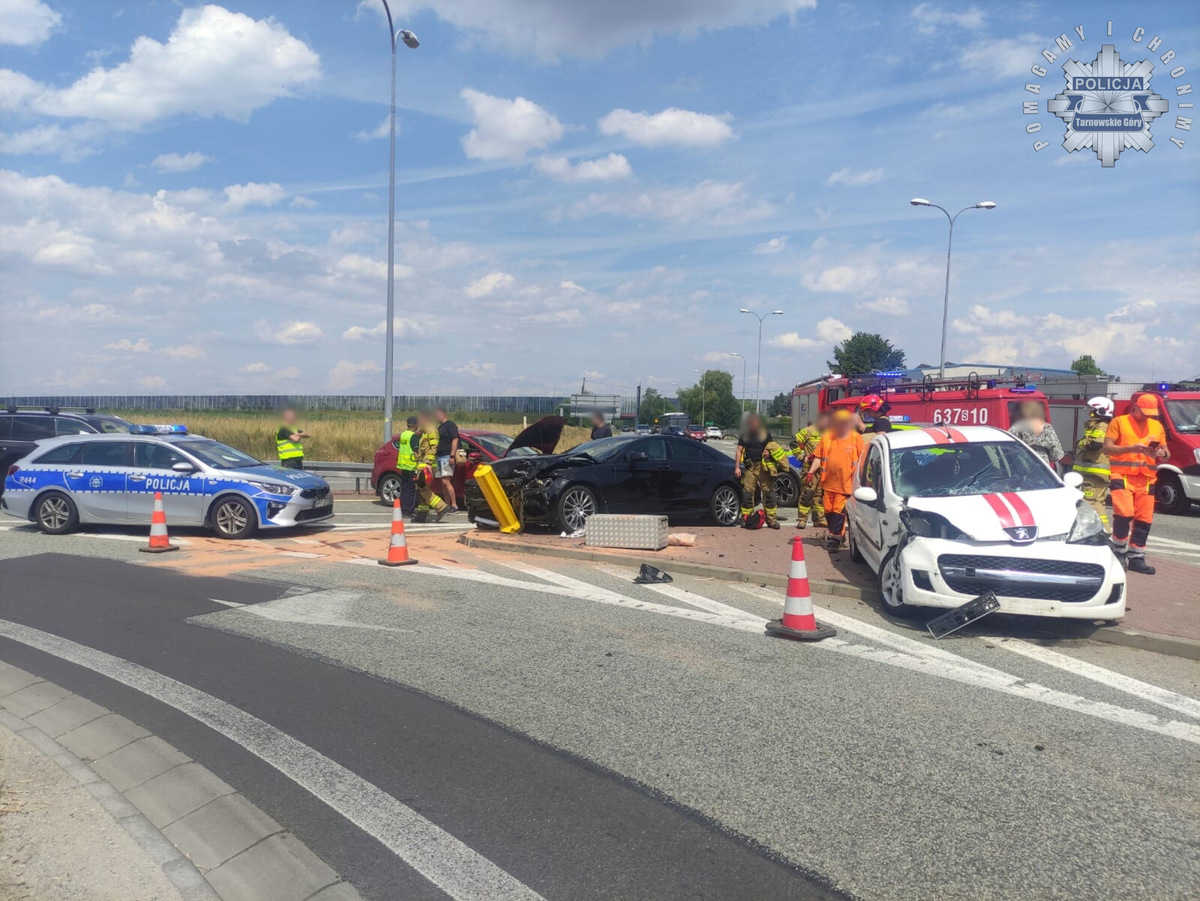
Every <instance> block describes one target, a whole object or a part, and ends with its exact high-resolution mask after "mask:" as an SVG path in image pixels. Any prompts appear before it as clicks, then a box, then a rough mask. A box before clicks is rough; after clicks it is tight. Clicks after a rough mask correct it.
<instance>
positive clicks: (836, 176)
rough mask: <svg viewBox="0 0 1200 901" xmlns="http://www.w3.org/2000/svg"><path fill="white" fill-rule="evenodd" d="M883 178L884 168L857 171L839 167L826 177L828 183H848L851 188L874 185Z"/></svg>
mask: <svg viewBox="0 0 1200 901" xmlns="http://www.w3.org/2000/svg"><path fill="white" fill-rule="evenodd" d="M881 178H883V169H882V168H879V169H864V170H863V171H861V172H855V171H854V170H853V169H850V168H845V169H838V170H837V171H836V172H834V173H832V174H831V175H830V176H829V178H827V179H825V184H827V185H846V186H847V187H851V188H858V187H862V186H863V185H873V184H875V182H877V181H879V179H881Z"/></svg>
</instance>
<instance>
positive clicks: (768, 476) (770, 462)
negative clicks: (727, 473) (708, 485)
mask: <svg viewBox="0 0 1200 901" xmlns="http://www.w3.org/2000/svg"><path fill="white" fill-rule="evenodd" d="M785 469H787V451H785V450H784V449H783V448H782V447H780V445H779V443H778V442H776V441H772V440H771V436H770V435H768V434H767V430H766V429H765V428H763V423H762V419H761V418H760V417H759V416H758V414H756V413H751V414H750V415H749V416H747V417H746V423H745V428H744V429H743V431H742V437H741V438H740V439H739V440H738V446H737V453H736V456H735V457H734V469H733V472H734V475H735V476H737V477H738V478H739V479H740V480H741V483H742V520H743V521H745V519H746V517H748V516H749V515H750V514H751V513H752V512H753V511H754V507H755V506H756V498H755V493H756V492H759V491H761V492H762V505H763V513H764V514H765V515H766V520H767V528H768V529H778V528H779V518H778V513H779V504H778V501H776V500H775V476H776V475H778V474H779V473H782V472H783V471H784V470H785Z"/></svg>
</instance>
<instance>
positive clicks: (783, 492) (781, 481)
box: [775, 472, 800, 507]
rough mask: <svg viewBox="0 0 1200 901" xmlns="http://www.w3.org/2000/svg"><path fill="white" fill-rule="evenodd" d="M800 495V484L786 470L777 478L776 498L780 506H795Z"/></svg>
mask: <svg viewBox="0 0 1200 901" xmlns="http://www.w3.org/2000/svg"><path fill="white" fill-rule="evenodd" d="M798 497H800V484H799V483H798V482H797V481H796V477H795V476H794V475H792V474H791V473H790V472H785V473H784V474H783V475H781V476H780V477H779V478H777V479H776V480H775V500H777V501H778V502H779V506H781V507H794V506H796V499H797V498H798Z"/></svg>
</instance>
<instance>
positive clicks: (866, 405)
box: [858, 394, 883, 413]
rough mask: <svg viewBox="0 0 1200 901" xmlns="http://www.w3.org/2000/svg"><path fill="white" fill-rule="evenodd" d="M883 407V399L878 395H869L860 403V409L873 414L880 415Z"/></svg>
mask: <svg viewBox="0 0 1200 901" xmlns="http://www.w3.org/2000/svg"><path fill="white" fill-rule="evenodd" d="M882 407H883V398H882V397H880V396H879V395H878V394H868V395H867V396H866V397H864V398H863V399H862V400H860V401H859V402H858V409H859V410H860V411H862V410H870V411H871V412H872V413H878V412H879V411H880V409H881V408H882Z"/></svg>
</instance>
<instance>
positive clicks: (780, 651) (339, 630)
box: [0, 513, 1200, 901]
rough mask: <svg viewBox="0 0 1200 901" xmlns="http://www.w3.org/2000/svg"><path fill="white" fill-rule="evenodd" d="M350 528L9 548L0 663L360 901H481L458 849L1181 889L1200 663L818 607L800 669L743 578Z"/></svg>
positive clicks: (4, 555) (663, 872)
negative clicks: (118, 718)
mask: <svg viewBox="0 0 1200 901" xmlns="http://www.w3.org/2000/svg"><path fill="white" fill-rule="evenodd" d="M339 519H340V513H339ZM357 532H358V530H356V529H347V530H344V531H343V532H342V533H341V534H340V539H345V540H344V541H342V543H341V544H339V545H338V553H337V554H335V553H332V548H329V547H326V546H325V545H320V546H317V545H305V544H296V545H295V547H301V548H303V547H311V548H312V550H310V551H307V552H306V551H298V552H289V551H279V550H272V549H271V548H270V547H267V546H265V545H260V546H258V547H257V548H235V547H232V546H230V547H229V548H228V550H226V551H224V552H222V553H220V554H211V553H207V552H204V551H203V550H202V548H201V547H200V541H199V540H198V539H193V540H192V543H191V544H189V545H188V546H186V547H185V549H184V550H183V551H182V552H181V553H179V554H172V555H166V556H164V557H152V558H148V557H147V556H146V555H139V554H137V553H136V547H137V543H136V542H135V541H127V540H123V539H124V538H127V537H132V536H128V535H122V534H121V533H120V532H116V533H112V534H109V535H108V536H107V537H95V536H75V537H68V538H60V539H53V538H48V537H45V536H41V535H37V534H31V533H28V532H26V531H24V530H20V529H18V530H9V531H7V532H0V635H2V636H4V637H0V659H3V660H6V661H8V662H10V663H13V664H14V665H17V666H21V667H23V668H25V669H29V670H31V671H33V672H36V673H38V674H39V675H42V676H44V677H45V678H49V679H53V680H54V681H56V682H59V683H60V684H62V685H64V686H65V687H67V688H69V689H71V690H72V691H76V692H78V693H80V694H83V695H85V696H88V697H91V698H93V699H94V700H96V701H97V702H99V703H102V704H104V705H105V706H108V707H110V708H112V709H114V710H117V711H118V712H121V713H123V714H125V715H126V716H128V717H130V718H131V719H133V720H134V721H136V722H139V723H140V724H142V725H144V726H145V727H146V728H149V729H151V730H153V731H155V732H157V733H159V734H161V735H162V736H163V737H164V738H165V739H166V740H168V741H170V742H171V743H173V744H175V745H176V746H178V747H180V748H181V750H183V751H184V752H185V753H187V754H189V755H190V756H192V757H194V758H196V759H197V760H199V761H201V762H203V763H204V764H205V765H206V766H208V767H209V768H210V769H212V770H214V771H215V772H216V773H217V774H218V775H219V776H221V777H222V778H224V779H225V780H226V781H228V782H230V783H231V784H232V785H234V786H235V787H237V788H238V789H240V790H242V791H244V792H245V793H246V794H247V795H248V796H249V797H250V799H251V800H252V801H254V802H255V803H256V804H258V805H259V806H260V807H262V808H263V809H264V810H265V811H266V812H267V813H269V814H270V815H271V816H273V817H274V818H276V819H277V820H279V821H280V822H282V823H284V824H285V825H286V826H287V827H288V828H291V829H293V830H294V831H295V832H296V833H297V835H298V836H299V837H300V838H301V839H303V840H304V841H305V842H306V843H307V844H308V845H309V847H310V848H312V849H313V850H314V851H315V852H316V853H318V854H319V855H321V856H322V857H323V858H324V859H326V860H327V861H328V862H329V863H330V864H331V865H332V866H333V867H334V868H335V869H337V870H338V871H339V872H340V873H342V874H343V875H344V876H345V877H346V878H348V879H349V880H350V881H351V882H353V883H354V884H355V885H356V887H358V888H359V890H360V891H361V892H362V893H363V894H364V896H366V897H368V898H375V899H379V901H383V899H392V898H396V897H405V898H445V897H456V898H458V897H463V898H465V897H470V895H468V894H466V892H465V890H463V889H462V887H461V886H458V885H455V884H453V882H451V883H450V884H446V883H439V884H441V885H442V888H436V887H435V886H434V883H433V881H431V879H430V878H429V873H431V872H437V869H436V867H437V864H438V857H439V855H441V854H443V852H445V850H446V848H447V847H449V848H453V847H457V846H458V845H459V844H461V846H464V847H465V848H466V849H468V850H469V852H470V853H471V854H473V855H476V857H477V858H478V859H479V860H480V861H483V864H482V865H481V866H483V869H484V871H485V872H486V873H488V874H491V875H492V876H493V877H495V878H496V879H497V880H499V882H498V883H497V885H499V886H501V888H497V889H496V891H495V892H494V893H493V894H492V895H490V896H491V897H516V896H518V895H517V894H516V890H515V889H514V886H519V887H522V888H523V889H526V890H528V891H530V892H531V893H536V895H528V896H527V897H529V896H533V897H536V896H539V895H540V896H541V897H543V898H547V899H582V898H622V899H629V898H635V899H636V898H654V899H670V898H712V899H769V898H825V897H839V896H841V897H845V896H852V897H860V898H865V899H902V898H903V899H909V898H916V897H923V898H924V897H936V898H971V899H1008V898H1039V899H1052V898H1070V899H1092V898H1095V899H1105V901H1109V899H1121V898H1131V899H1132V898H1155V899H1173V898H1179V899H1183V898H1189V897H1193V896H1194V887H1195V885H1197V884H1200V853H1198V850H1197V849H1198V848H1200V815H1198V814H1200V785H1198V784H1197V780H1196V779H1195V774H1196V772H1197V771H1198V770H1197V767H1198V764H1200V703H1197V702H1196V701H1195V700H1193V699H1194V698H1195V697H1196V696H1197V693H1198V690H1200V684H1198V683H1200V671H1198V667H1197V665H1196V664H1195V663H1193V662H1190V661H1186V660H1182V659H1178V658H1167V657H1160V656H1158V655H1155V654H1151V653H1148V652H1141V651H1135V650H1132V649H1126V648H1120V647H1113V646H1100V645H1093V644H1090V643H1086V642H1082V643H1061V644H1059V645H1057V646H1054V647H1050V646H1045V645H1042V644H1040V643H1037V642H1029V641H1017V640H1005V639H1004V638H1000V637H996V636H989V637H965V638H961V639H951V640H948V641H944V642H941V643H938V644H937V645H936V646H934V645H933V643H932V642H931V641H930V640H929V639H928V638H926V637H924V636H922V635H921V634H920V633H917V632H915V631H912V630H910V629H907V628H906V627H904V626H901V625H895V624H890V623H884V624H882V625H880V624H879V622H880V621H879V619H878V617H876V616H875V615H874V614H873V613H870V612H869V611H864V610H863V608H862V607H861V605H860V604H859V603H858V602H853V601H848V600H841V599H835V598H818V599H817V603H818V605H819V609H820V611H821V615H822V616H823V617H825V618H826V619H827V620H828V621H829V622H831V623H832V624H833V625H835V626H837V627H838V628H839V630H840V634H839V636H838V638H837V639H835V640H830V641H827V642H823V643H821V644H819V645H798V644H794V643H791V642H785V641H779V640H775V639H769V638H767V637H765V636H764V635H763V634H762V623H763V621H764V620H765V619H766V618H772V617H775V616H777V615H778V611H779V607H780V597H779V594H778V593H777V592H774V591H768V590H765V589H760V588H758V587H757V586H734V585H729V584H725V583H720V582H714V581H710V580H700V579H692V578H687V577H679V578H677V579H676V581H675V582H674V583H672V585H671V586H665V587H660V588H652V587H647V586H637V585H633V584H631V578H632V575H633V571H632V569H629V570H625V569H621V568H619V567H609V566H594V565H582V564H573V563H572V564H567V563H563V562H562V561H547V560H545V559H541V558H539V559H537V560H536V565H533V564H531V563H530V562H529V560H532V558H529V560H525V559H522V558H508V559H506V560H501V559H500V558H498V557H496V556H493V555H486V554H479V553H475V552H471V551H468V550H467V549H465V548H462V547H461V546H458V545H453V544H451V543H450V542H449V541H448V540H447V539H445V538H442V539H436V538H435V537H434V535H435V533H432V532H431V533H428V535H427V536H422V535H421V534H420V533H416V532H414V533H413V534H412V535H410V545H411V546H412V547H413V549H414V552H415V553H416V554H417V555H418V556H419V557H421V560H422V565H420V566H417V567H409V568H404V569H399V570H394V569H387V568H384V567H380V566H377V565H375V563H374V560H373V557H374V554H375V551H376V545H377V543H378V542H379V540H380V539H379V538H378V537H376V536H374V535H371V536H370V537H368V536H367V533H365V532H364V534H363V537H362V541H361V542H359V541H358V536H357ZM340 539H339V540H340ZM300 540H301V541H310V540H311V539H305V538H301V539H300ZM438 541H441V544H438ZM247 544H253V543H247ZM359 544H361V547H358V548H357V549H356V545H359ZM285 555H286V556H285ZM226 559H228V560H231V561H233V563H230V564H226V563H225V562H223V561H224V560H226ZM240 560H244V561H245V562H244V563H243V564H237V561H240ZM359 562H361V563H363V564H365V565H356V564H357V563H359ZM239 565H241V566H243V567H244V568H240V569H239V568H238V566H239ZM549 567H552V569H550V568H549ZM231 573H232V574H233V575H235V576H236V577H233V578H231V577H230V574H231ZM213 599H215V600H213ZM218 601H221V602H224V603H218ZM231 604H240V605H245V606H237V607H234V606H230V605H231ZM867 614H870V615H867ZM30 630H36V631H30ZM42 636H44V637H42ZM38 648H40V649H38ZM80 649H83V650H80ZM88 649H91V651H89V650H88ZM94 651H101V652H104V653H105V654H108V655H112V658H113V659H115V660H116V661H131V662H132V663H135V664H138V665H140V666H141V667H144V668H146V671H148V672H150V673H151V674H158V675H159V676H160V677H162V676H165V677H170V679H174V680H177V681H178V682H179V683H181V684H182V685H184V686H189V687H191V688H194V689H199V690H200V691H203V692H205V693H207V694H208V695H211V696H212V697H213V698H215V699H219V700H220V701H223V702H225V703H227V704H230V705H233V706H234V707H236V708H238V709H239V710H242V711H245V712H247V713H249V714H252V715H253V716H255V717H258V718H259V719H260V720H262V721H263V722H265V723H267V724H270V726H273V727H274V728H275V729H277V730H280V731H281V732H282V733H284V734H285V735H286V736H289V737H290V738H291V739H294V740H295V741H296V742H299V743H301V745H302V746H304V747H307V748H309V749H312V750H314V751H316V752H319V753H320V754H321V755H324V758H327V759H328V760H329V761H331V762H332V763H334V764H336V765H337V766H340V767H343V768H345V771H348V773H349V775H348V776H346V777H344V778H351V779H358V780H362V781H364V782H365V783H366V784H369V785H370V786H373V787H375V788H376V789H377V790H381V791H382V792H383V793H384V794H385V795H386V798H387V799H388V800H389V802H391V803H397V804H399V805H401V806H402V809H403V810H404V811H407V812H408V813H406V814H405V816H406V817H408V816H409V814H411V815H412V816H411V817H409V819H402V822H405V823H409V825H410V826H412V828H414V829H415V828H416V826H413V825H412V824H418V825H419V824H421V823H427V824H429V826H430V827H432V828H434V829H435V830H440V833H438V834H440V835H443V836H445V837H446V839H445V841H443V842H440V843H439V842H434V843H432V844H421V843H420V842H417V841H415V840H413V839H412V837H411V836H408V835H406V834H405V832H404V829H400V828H399V827H398V833H399V834H384V835H380V834H373V833H372V832H371V831H370V829H369V828H364V826H363V825H362V824H363V823H367V824H369V823H370V822H371V818H370V817H369V816H363V815H360V814H361V813H362V812H361V811H357V812H356V810H355V809H353V804H352V803H350V802H345V801H343V802H338V801H337V800H336V797H337V796H336V793H335V794H334V796H333V797H334V800H333V801H331V800H330V799H329V797H330V796H326V795H320V796H318V794H315V793H314V792H313V791H311V790H309V789H307V788H305V787H302V785H301V782H298V781H297V779H296V776H295V774H294V773H293V774H292V775H291V776H288V775H284V773H285V772H288V771H289V770H288V761H287V759H284V760H283V761H282V762H281V761H279V760H276V761H275V764H272V763H271V762H268V761H266V760H264V759H263V758H262V757H261V756H256V755H255V754H254V753H251V751H249V750H247V747H251V748H253V747H254V746H255V745H254V740H255V736H253V735H241V734H239V733H238V732H237V730H227V732H222V731H221V730H220V729H219V728H215V727H214V726H213V725H204V724H202V723H201V722H199V721H197V719H195V718H194V717H193V716H189V715H187V714H185V713H182V712H180V711H179V710H178V709H176V708H175V707H173V706H172V705H171V703H169V702H168V701H166V700H163V698H168V699H169V697H170V694H169V693H164V694H163V695H162V697H159V698H157V699H156V697H155V696H153V695H152V694H148V693H147V691H146V690H143V689H144V685H143V689H134V688H131V687H128V685H126V684H123V683H122V680H121V678H120V674H121V672H123V670H122V669H121V666H120V664H119V663H117V664H112V666H113V667H114V668H113V669H112V670H111V671H110V673H109V675H101V674H99V673H98V672H97V671H96V669H95V664H94V663H92V662H89V661H93V659H94V656H95V655H94V653H93V652H94ZM106 659H107V658H106ZM218 725H220V724H219V723H218ZM268 756H269V755H268ZM303 775H304V776H305V777H307V778H306V779H301V781H302V782H305V784H311V783H312V782H313V781H314V780H315V781H316V783H317V784H324V783H321V782H320V778H319V777H320V773H316V774H312V773H307V772H306V773H304V774H303ZM398 822H399V821H398ZM405 828H407V827H405ZM443 846H445V847H443ZM398 847H399V848H401V849H408V850H405V851H404V853H398V852H396V851H395V849H396V848H398ZM431 859H432V861H431ZM484 865H486V866H484ZM489 868H490V869H489ZM422 874H425V875H422ZM839 893H844V894H839ZM485 896H487V895H485Z"/></svg>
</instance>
